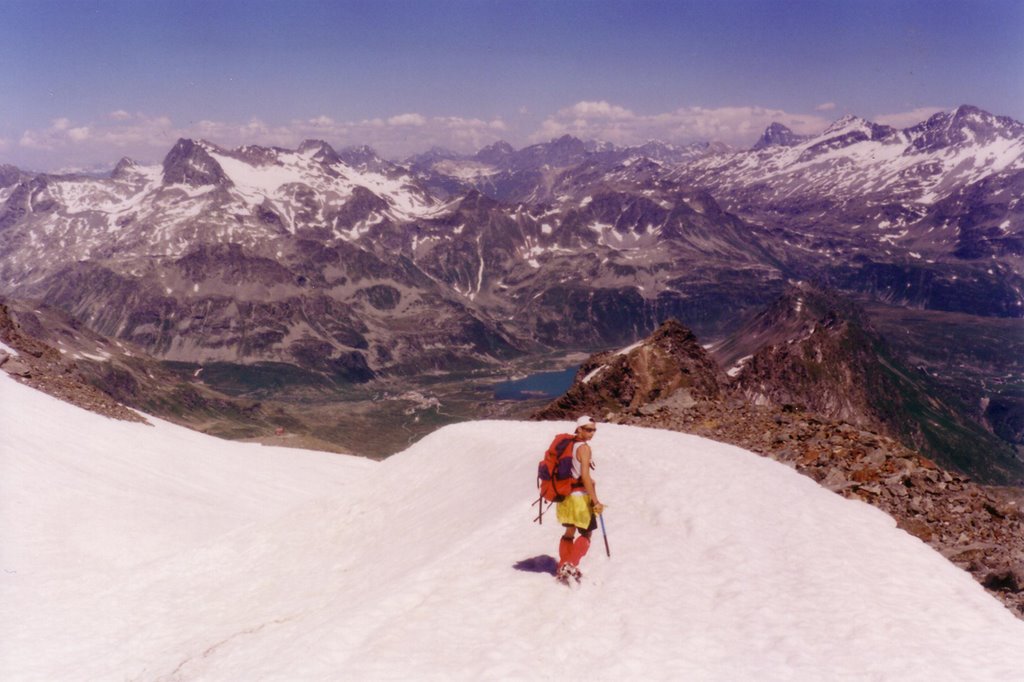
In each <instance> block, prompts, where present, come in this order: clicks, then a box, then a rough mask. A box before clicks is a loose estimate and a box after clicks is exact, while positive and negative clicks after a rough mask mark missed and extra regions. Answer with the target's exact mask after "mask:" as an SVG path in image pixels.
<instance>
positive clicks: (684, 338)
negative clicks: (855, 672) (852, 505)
mask: <svg viewBox="0 0 1024 682" xmlns="http://www.w3.org/2000/svg"><path fill="white" fill-rule="evenodd" d="M651 358H656V359H657V361H656V362H654V363H652V362H651ZM725 376H726V375H725V374H724V373H723V372H722V370H721V369H720V368H719V367H718V365H717V363H716V362H715V360H714V359H713V358H712V357H711V355H710V354H709V353H708V352H707V351H706V350H705V349H704V348H702V347H701V346H700V345H699V344H698V343H696V339H695V338H694V337H693V335H692V333H690V332H689V331H688V330H686V329H685V328H684V327H682V325H680V324H679V323H678V322H674V321H670V322H667V323H665V324H664V325H663V326H662V327H661V328H659V330H658V331H657V332H656V333H655V334H654V335H652V336H651V337H650V338H649V339H647V340H645V341H644V342H643V343H641V344H637V345H636V346H635V347H632V348H627V349H623V351H619V352H617V353H610V354H609V353H603V354H599V355H595V356H593V357H591V358H590V359H589V360H588V361H587V362H585V363H584V365H583V367H581V369H580V371H579V372H578V374H577V378H576V381H575V383H574V385H573V386H572V387H571V388H570V389H569V391H567V393H566V394H565V395H564V396H562V397H561V398H559V399H558V400H556V401H553V402H552V403H551V404H550V405H548V406H547V407H545V408H543V409H541V410H540V411H538V412H537V413H536V414H535V415H534V417H535V418H537V419H563V418H575V417H576V416H578V415H579V414H582V413H591V414H593V415H594V416H595V417H597V418H598V419H599V420H602V421H608V422H612V423H622V424H632V425H639V426H646V427H651V428H663V429H671V430H677V431H682V432H686V433H693V434H695V435H699V436H703V437H707V438H711V439H713V440H718V441H721V442H726V443H731V444H734V445H737V446H739V447H742V448H745V449H748V450H751V451H753V452H756V453H758V454H761V455H763V456H767V457H771V458H772V459H775V460H777V461H780V462H782V463H785V464H787V465H788V466H791V467H793V468H794V469H795V470H797V471H799V472H800V473H802V474H804V475H806V476H809V477H811V478H813V479H814V480H816V481H818V482H819V483H820V484H821V485H823V486H824V487H827V488H829V489H830V490H833V491H834V492H836V493H838V494H841V495H844V496H846V497H849V498H855V499H859V500H862V501H864V502H867V503H869V504H872V505H874V506H876V507H878V508H879V509H881V510H882V511H885V512H886V513H888V514H889V515H891V516H892V517H893V518H894V519H895V521H896V524H897V525H898V526H899V527H900V528H902V529H904V530H905V531H907V532H908V533H910V534H912V535H914V536H915V537H918V538H919V539H921V541H922V542H925V543H927V544H929V545H930V546H932V547H933V548H935V549H936V550H937V551H939V552H940V553H941V554H943V556H945V557H947V558H948V559H949V560H950V561H951V562H953V563H954V564H956V565H957V566H960V567H961V568H963V569H965V570H967V571H969V572H970V573H971V574H972V575H973V576H974V577H975V578H976V579H977V580H978V581H979V582H980V583H981V584H982V585H984V586H985V588H986V589H987V590H988V591H989V592H990V593H992V594H993V595H994V596H996V597H997V598H999V599H1000V600H1002V601H1003V603H1005V604H1006V605H1007V607H1008V608H1010V609H1011V610H1012V611H1013V612H1014V613H1015V614H1017V615H1018V616H1019V617H1021V618H1024V489H1022V488H1019V487H995V486H984V485H981V484H978V483H976V482H973V481H972V480H971V479H970V477H968V476H966V475H964V474H962V473H960V472H958V471H956V470H955V469H949V468H944V467H940V466H939V465H937V464H936V463H935V462H934V461H932V460H931V459H929V458H927V457H924V456H922V455H921V454H920V453H919V452H917V451H915V450H913V449H911V448H909V447H907V446H905V445H904V444H902V443H900V442H899V441H897V440H896V439H895V438H893V437H891V436H889V435H885V434H883V433H879V432H878V431H876V430H873V429H871V428H866V427H863V426H857V425H854V424H851V423H849V422H847V421H844V420H841V419H835V418H829V417H826V416H823V415H822V414H820V413H815V412H811V411H807V410H805V409H803V408H800V407H797V406H795V405H793V404H781V405H780V404H775V403H770V402H767V403H765V404H761V405H758V404H755V403H753V402H752V401H750V400H748V399H746V398H745V396H744V395H743V392H742V390H740V389H738V388H737V386H736V385H735V384H734V383H732V381H731V380H724V381H723V377H725ZM695 387H701V388H700V389H699V390H695Z"/></svg>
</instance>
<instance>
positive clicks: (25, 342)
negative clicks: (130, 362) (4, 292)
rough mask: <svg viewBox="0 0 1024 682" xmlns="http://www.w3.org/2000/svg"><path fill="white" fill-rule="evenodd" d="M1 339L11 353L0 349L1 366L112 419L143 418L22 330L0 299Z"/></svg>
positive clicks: (48, 347)
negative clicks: (91, 383) (90, 382)
mask: <svg viewBox="0 0 1024 682" xmlns="http://www.w3.org/2000/svg"><path fill="white" fill-rule="evenodd" d="M0 341H2V342H3V343H4V344H5V345H6V346H7V347H9V348H10V349H12V350H13V351H14V353H9V352H7V351H2V350H0V370H2V371H4V372H6V373H7V374H9V375H11V376H12V377H14V378H16V379H17V380H19V381H21V382H22V383H24V384H28V385H29V386H32V387H33V388H36V389H39V390H40V391H43V392H44V393H48V394H49V395H52V396H54V397H56V398H59V399H60V400H63V401H65V402H69V403H71V404H73V405H78V406H79V407H81V408H84V409H87V410H90V411H92V412H97V413H99V414H102V415H105V416H107V417H112V418H114V419H123V420H125V421H133V422H145V421H146V420H145V419H143V418H142V417H140V416H139V415H138V414H137V413H136V412H133V411H132V410H130V409H128V408H127V407H125V406H124V405H122V404H120V403H119V402H117V401H116V400H113V399H112V398H111V397H110V396H109V395H107V394H105V393H103V392H102V391H100V390H99V389H97V388H96V387H95V386H92V385H90V384H89V383H88V380H87V379H86V378H85V375H83V374H82V373H81V372H80V371H79V368H78V366H77V365H76V364H75V363H74V362H72V361H68V360H65V359H64V357H63V356H62V354H61V353H60V351H58V350H57V349H56V348H54V347H53V346H51V345H49V344H46V343H44V342H42V341H40V340H38V339H36V338H33V337H32V336H30V335H27V334H25V333H24V332H23V331H22V329H21V325H19V324H18V322H17V321H16V320H15V319H14V317H13V316H12V314H11V310H10V308H9V307H8V306H7V304H6V303H4V302H2V301H0Z"/></svg>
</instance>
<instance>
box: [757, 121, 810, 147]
mask: <svg viewBox="0 0 1024 682" xmlns="http://www.w3.org/2000/svg"><path fill="white" fill-rule="evenodd" d="M806 139H808V138H807V136H805V135H797V134H796V133H794V132H793V131H792V129H790V128H789V127H788V126H785V125H783V124H781V123H779V122H777V121H775V122H773V123H771V124H770V125H769V126H768V127H767V128H765V129H764V133H762V134H761V138H760V139H759V140H758V141H757V142H756V143H754V147H753V149H754V150H755V151H756V150H759V149H765V148H767V147H792V146H795V145H797V144H799V143H801V142H803V141H804V140H806Z"/></svg>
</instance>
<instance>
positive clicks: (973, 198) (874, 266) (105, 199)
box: [0, 106, 1024, 432]
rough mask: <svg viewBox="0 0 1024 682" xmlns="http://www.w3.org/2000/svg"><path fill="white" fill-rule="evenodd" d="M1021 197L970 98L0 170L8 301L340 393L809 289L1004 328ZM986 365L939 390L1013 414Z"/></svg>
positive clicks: (1012, 290) (1005, 380) (725, 312)
mask: <svg viewBox="0 0 1024 682" xmlns="http://www.w3.org/2000/svg"><path fill="white" fill-rule="evenodd" d="M1022 195H1024V125H1022V124H1021V123H1019V122H1017V121H1014V120H1012V119H1009V118H1006V117H1000V116H994V115H991V114H989V113H987V112H984V111H982V110H980V109H978V108H976V107H971V106H962V107H959V108H958V109H956V110H954V111H952V112H946V113H940V114H936V115H935V116H933V117H931V118H929V119H928V120H926V121H922V122H921V123H919V124H917V125H914V126H911V127H909V128H906V129H903V130H897V129H894V128H891V127H888V126H883V125H879V124H875V123H872V122H869V121H865V120H863V119H859V118H856V117H846V118H843V119H840V120H839V121H836V122H835V123H834V124H832V125H831V126H829V127H828V128H827V129H826V130H825V131H823V132H822V133H820V134H818V135H814V136H798V135H795V134H793V133H792V131H790V130H788V129H786V128H785V127H784V126H781V125H779V124H773V125H772V126H770V127H769V128H768V129H767V130H766V131H765V134H764V135H763V136H762V138H761V139H760V140H759V141H758V143H757V144H755V145H754V147H753V148H752V149H747V150H737V149H730V148H726V147H724V146H723V145H718V144H714V143H704V144H696V145H689V146H673V145H668V144H664V143H660V142H656V141H652V142H649V143H647V144H645V145H642V146H637V147H629V148H621V147H616V146H614V145H609V144H602V143H593V142H585V141H581V140H578V139H575V138H572V137H568V136H566V137H562V138H559V139H556V140H552V141H550V142H547V143H543V144H536V145H532V146H529V147H526V148H523V149H518V150H517V149H515V148H513V147H512V146H511V145H509V144H507V143H497V144H494V145H491V146H489V147H486V148H484V149H481V150H480V151H479V152H477V153H476V154H473V155H458V154H453V153H451V152H447V151H445V150H440V149H435V150H432V151H430V152H429V153H426V154H422V155H419V156H416V157H413V158H410V159H408V160H406V161H404V162H402V163H396V162H392V161H387V160H385V159H382V158H380V157H379V156H378V155H377V154H376V153H374V151H373V150H372V149H369V148H367V147H355V148H349V149H344V150H340V151H339V150H335V149H333V148H332V147H331V146H330V145H329V144H328V143H326V142H323V141H315V140H311V141H307V142H304V143H303V144H301V145H300V146H299V147H298V148H297V149H294V150H290V149H282V148H270V147H257V146H246V147H241V148H238V149H230V150H229V149H223V148H221V147H219V146H217V145H216V144H213V143H211V142H207V141H203V140H187V139H183V140H179V141H178V143H177V144H175V145H174V147H173V148H172V149H171V150H170V151H169V152H168V153H167V155H166V157H165V158H164V161H163V163H162V164H161V165H157V166H145V165H140V164H137V163H135V162H133V161H131V160H129V159H124V160H122V161H121V162H120V163H118V164H117V166H116V168H115V169H114V170H113V171H112V173H111V174H110V176H109V177H105V178H96V177H91V176H85V175H48V174H40V173H31V172H27V171H24V170H21V169H17V168H13V167H10V166H3V167H0V202H2V208H0V294H3V295H4V296H6V297H8V298H10V299H18V300H25V301H36V300H38V301H44V302H46V303H47V304H48V305H50V306H52V307H54V308H58V309H60V310H62V311H63V312H64V313H66V314H68V315H70V316H72V318H73V319H75V320H77V321H78V322H79V323H80V324H82V325H83V326H85V327H86V328H88V329H91V330H93V331H95V332H96V333H98V334H100V335H102V336H103V337H105V338H109V339H111V340H116V341H121V342H125V343H130V344H132V345H133V347H137V348H138V349H140V350H141V351H143V352H145V353H146V354H149V355H152V356H153V357H155V358H157V359H158V360H160V361H163V362H165V363H172V364H173V366H174V367H176V368H178V369H179V370H180V371H182V372H200V371H201V372H203V373H204V374H205V375H206V376H207V377H208V378H210V380H211V381H214V379H213V378H214V377H219V378H220V381H221V386H220V387H222V388H223V386H224V385H227V384H231V385H239V384H241V385H246V386H250V387H256V388H259V387H261V386H262V387H264V388H266V389H267V390H271V389H272V390H274V391H287V390H293V389H294V390H302V391H304V390H307V389H309V387H322V386H325V385H326V386H335V387H339V388H341V389H344V388H345V387H351V386H358V385H364V384H372V383H373V382H374V381H375V380H382V379H394V378H401V377H414V376H424V375H429V374H431V373H443V372H451V371H453V370H465V371H470V370H473V369H474V368H484V369H486V368H491V369H500V368H502V367H505V366H506V365H507V363H508V362H510V361H512V360H514V359H516V358H522V357H529V356H533V355H537V354H543V353H549V352H551V351H559V352H564V351H568V350H585V351H592V350H597V349H601V348H609V347H621V346H623V345H626V344H629V343H632V342H634V341H636V340H637V339H639V338H642V337H643V336H645V335H646V334H648V333H650V332H651V331H652V330H654V329H655V328H656V327H657V326H658V325H659V324H660V323H661V322H662V321H663V320H665V319H668V318H676V319H679V320H682V321H684V322H685V323H686V325H687V326H688V327H690V328H691V329H693V330H694V332H695V333H696V334H697V335H698V336H699V337H700V338H701V339H706V340H708V342H714V341H718V340H723V339H726V338H728V337H729V336H730V335H732V334H734V333H735V332H737V330H739V329H741V328H742V327H743V325H744V324H746V323H748V321H749V320H751V319H752V318H753V316H755V315H757V314H759V313H760V312H761V311H763V310H764V309H765V308H766V307H768V306H769V305H771V304H772V302H773V301H776V300H777V299H778V298H779V297H780V296H782V295H783V294H784V292H785V291H786V288H787V286H789V284H790V283H793V282H799V281H813V282H817V283H820V284H823V285H827V286H828V287H830V288H832V289H835V290H838V291H841V292H845V293H846V294H849V295H852V296H858V297H862V298H863V300H865V301H868V302H873V303H874V304H878V305H884V306H887V311H888V314H889V315H890V316H891V317H892V318H893V319H896V322H895V323H894V326H898V325H899V320H900V319H901V318H900V316H899V314H898V311H901V310H902V311H930V312H934V313H935V314H937V315H939V316H940V317H939V318H936V319H935V320H934V321H933V323H932V324H933V325H934V326H936V327H939V326H941V325H942V324H943V321H944V319H945V318H942V317H941V315H944V314H950V315H954V314H967V315H970V316H973V317H975V318H977V319H978V320H980V322H979V323H978V324H979V326H981V327H984V326H985V325H988V324H989V323H990V322H991V321H997V320H1005V321H1013V320H1019V319H1021V318H1022V317H1024V279H1022V265H1024V263H1022V260H1021V256H1022V254H1024V206H1022V205H1021V203H1020V197H1021V196H1022ZM892 311H897V313H893V312H892ZM1010 329H1011V330H1014V329H1018V328H1017V327H1010ZM908 335H909V334H908ZM889 340H890V341H891V342H892V343H893V345H895V346H896V347H897V348H898V349H901V348H902V349H904V350H905V349H906V347H905V346H901V343H904V341H897V340H896V339H893V338H890V339H889ZM1008 341H1011V342H1012V341H1013V339H1008ZM1007 362H1008V361H1007ZM939 364H940V363H939V361H938V360H936V359H934V358H925V359H924V360H923V366H924V368H925V369H926V370H927V369H930V370H933V371H936V372H937V371H938V369H937V368H938V365H939ZM995 365H998V369H1000V370H1001V369H1005V367H1006V362H1003V363H994V365H993V368H994V367H995ZM993 368H989V369H993ZM943 370H944V371H947V376H948V368H946V367H943ZM996 378H998V379H999V382H996ZM996 378H994V377H993V376H991V373H990V372H988V371H987V370H986V372H982V373H981V374H979V373H975V374H974V375H973V376H967V377H965V376H963V373H961V375H959V376H957V377H956V380H955V383H956V384H957V386H959V387H960V388H959V389H958V388H956V387H953V386H952V385H951V384H949V382H947V388H948V389H950V390H961V391H963V392H964V393H965V394H969V395H970V396H971V403H972V405H973V404H978V403H979V401H985V400H987V401H989V402H990V403H991V402H992V401H993V400H994V401H995V402H996V403H997V404H998V405H1001V406H1002V407H1003V408H1005V410H1006V411H1005V412H1004V413H1003V414H1002V417H1001V423H1002V424H1003V425H1004V426H1006V425H1011V424H1013V423H1015V421H1014V420H1015V419H1016V416H1015V415H1017V414H1019V412H1020V410H1021V409H1024V405H1022V404H1021V400H1020V397H1019V396H1018V395H1017V393H1016V391H1017V388H1018V386H1019V385H1020V383H1021V381H1020V375H1019V374H1016V375H1014V374H1013V373H1012V371H1011V374H1010V375H1009V376H1001V377H996ZM950 381H951V382H952V381H953V380H952V379H950ZM965 386H966V387H967V388H964V387H965ZM214 387H215V388H216V387H217V386H216V385H215V386H214ZM986 404H988V403H986ZM970 409H976V408H973V407H972V408H970ZM986 409H987V408H977V411H979V412H980V413H983V412H985V410H986ZM977 416H979V418H981V417H983V416H984V415H983V414H979V415H977ZM1005 430H1006V429H1004V431H1005ZM1009 431H1011V432H1012V431H1014V429H1013V428H1012V427H1010V428H1009Z"/></svg>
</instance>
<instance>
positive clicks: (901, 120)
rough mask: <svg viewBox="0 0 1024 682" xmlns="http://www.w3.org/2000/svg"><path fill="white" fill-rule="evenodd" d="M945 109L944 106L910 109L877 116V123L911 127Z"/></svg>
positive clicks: (896, 126)
mask: <svg viewBox="0 0 1024 682" xmlns="http://www.w3.org/2000/svg"><path fill="white" fill-rule="evenodd" d="M945 110H946V109H945V108H943V107H918V108H917V109H912V110H910V111H904V112H900V113H895V114H882V115H881V116H876V117H875V123H881V124H882V125H887V126H892V127H893V128H909V127H911V126H914V125H917V124H918V123H921V122H922V121H927V120H928V119H929V118H931V117H932V116H933V115H935V114H937V113H939V112H940V111H945Z"/></svg>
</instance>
